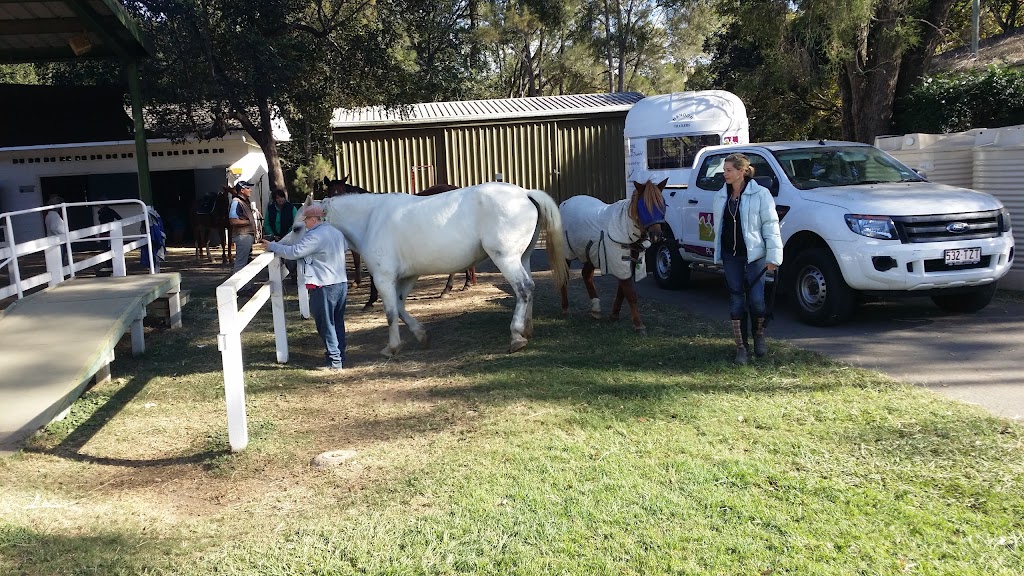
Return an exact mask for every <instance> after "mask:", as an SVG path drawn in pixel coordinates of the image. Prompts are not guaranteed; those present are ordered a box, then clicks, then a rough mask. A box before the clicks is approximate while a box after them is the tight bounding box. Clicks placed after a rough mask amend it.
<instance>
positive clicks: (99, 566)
mask: <svg viewBox="0 0 1024 576" xmlns="http://www.w3.org/2000/svg"><path fill="white" fill-rule="evenodd" d="M154 546H156V547H159V546H160V544H159V540H157V539H155V538H146V537H142V536H132V535H126V534H124V533H121V532H116V533H115V532H104V533H100V534H98V535H95V536H68V535H61V534H58V533H56V532H54V531H50V532H46V533H44V532H38V531H35V530H30V529H28V528H24V527H20V526H18V527H15V526H10V525H8V526H0V556H2V557H4V558H6V560H7V561H6V562H4V566H9V567H12V568H14V572H12V574H71V573H75V574H80V573H93V574H139V573H142V572H146V571H148V570H150V569H152V568H153V567H154V566H156V565H158V564H159V563H160V562H159V561H154V560H155V559H158V558H159V557H160V554H159V553H158V554H157V555H155V556H154V554H153V553H152V552H153V548H154ZM73 566H77V567H78V568H70V567H73ZM86 567H88V568H86Z"/></svg>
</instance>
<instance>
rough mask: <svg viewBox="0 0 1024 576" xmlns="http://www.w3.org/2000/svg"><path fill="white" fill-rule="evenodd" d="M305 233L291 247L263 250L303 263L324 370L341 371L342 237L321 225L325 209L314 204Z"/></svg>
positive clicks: (305, 217)
mask: <svg viewBox="0 0 1024 576" xmlns="http://www.w3.org/2000/svg"><path fill="white" fill-rule="evenodd" d="M303 224H304V225H305V227H306V233H305V234H304V235H303V236H302V237H301V238H299V240H298V241H297V242H296V243H295V244H293V245H287V244H281V243H280V242H268V241H266V240H264V241H263V248H264V249H266V250H270V251H271V252H273V253H274V254H277V255H278V256H280V257H282V258H288V259H290V260H299V261H301V262H302V272H303V274H304V275H305V278H306V282H307V284H306V287H307V288H309V310H310V312H311V313H312V314H313V320H314V321H315V322H316V331H317V333H318V334H319V335H320V339H321V340H323V342H324V348H325V349H326V352H325V353H324V356H325V357H326V359H327V363H326V365H325V366H324V369H327V370H341V369H342V368H343V367H344V364H345V303H346V300H347V299H348V276H347V274H346V272H345V249H346V245H345V237H344V236H343V235H342V234H341V232H340V231H338V229H337V228H335V227H334V226H331V225H330V224H327V223H326V222H324V209H323V207H322V206H320V205H317V204H314V205H312V206H309V207H307V208H306V209H305V211H304V212H303Z"/></svg>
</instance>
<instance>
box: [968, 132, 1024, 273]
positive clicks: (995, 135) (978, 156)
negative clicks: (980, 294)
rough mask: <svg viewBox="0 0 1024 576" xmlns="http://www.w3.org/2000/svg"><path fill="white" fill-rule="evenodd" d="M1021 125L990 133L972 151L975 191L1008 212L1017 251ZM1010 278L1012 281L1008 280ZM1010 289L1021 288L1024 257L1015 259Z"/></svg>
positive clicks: (1023, 158)
mask: <svg viewBox="0 0 1024 576" xmlns="http://www.w3.org/2000/svg"><path fill="white" fill-rule="evenodd" d="M1021 182H1024V126H1009V127H1007V128H997V129H994V130H989V131H988V133H987V134H985V135H984V136H983V137H981V138H979V140H978V146H977V147H975V149H974V188H975V190H980V191H982V192H988V193H989V194H991V195H993V196H995V197H997V198H999V200H1000V201H1002V203H1003V205H1004V206H1006V208H1007V209H1008V210H1009V211H1010V217H1011V221H1012V222H1013V242H1014V244H1015V245H1016V250H1015V253H1016V252H1017V250H1020V248H1021V247H1022V246H1024V189H1022V188H1021ZM1011 277H1012V278H1011ZM1007 280H1010V282H1009V283H1008V284H1007V286H1008V287H1009V284H1013V287H1018V286H1017V285H1021V286H1019V287H1022V288H1024V258H1022V257H1020V256H1017V257H1015V258H1014V262H1013V266H1012V267H1011V268H1010V275H1009V276H1007Z"/></svg>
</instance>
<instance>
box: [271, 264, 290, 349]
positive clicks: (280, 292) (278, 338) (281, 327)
mask: <svg viewBox="0 0 1024 576" xmlns="http://www.w3.org/2000/svg"><path fill="white" fill-rule="evenodd" d="M284 270H285V267H284V261H283V260H281V259H280V258H278V257H275V258H274V261H273V262H271V263H270V307H271V309H272V311H273V315H274V347H275V348H276V349H277V361H278V362H281V363H285V362H288V327H287V326H286V325H285V322H284V274H283V273H282V271H284Z"/></svg>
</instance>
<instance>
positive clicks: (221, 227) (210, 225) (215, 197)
mask: <svg viewBox="0 0 1024 576" xmlns="http://www.w3.org/2000/svg"><path fill="white" fill-rule="evenodd" d="M231 191H232V189H231V187H230V186H225V187H224V188H222V189H221V191H220V192H216V193H214V192H211V193H209V194H206V195H205V196H203V197H201V198H196V199H195V200H193V201H192V218H193V220H192V222H193V228H192V231H193V236H194V237H195V241H196V260H197V261H202V259H203V258H202V256H203V250H204V249H205V250H206V260H207V261H208V262H209V261H212V260H213V255H212V254H210V240H211V239H212V237H213V235H214V234H216V235H217V238H218V241H219V242H220V254H221V262H222V263H224V264H227V263H228V262H231V237H230V235H229V234H228V228H229V226H228V209H229V208H230V206H231Z"/></svg>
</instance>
